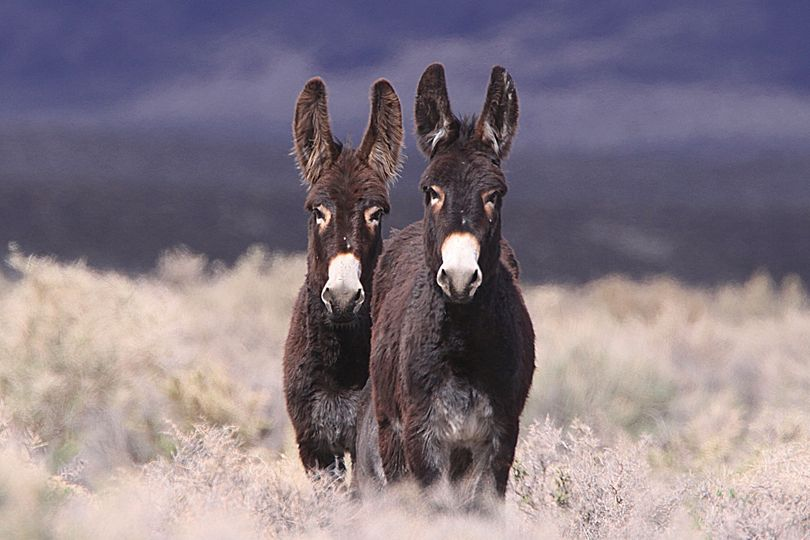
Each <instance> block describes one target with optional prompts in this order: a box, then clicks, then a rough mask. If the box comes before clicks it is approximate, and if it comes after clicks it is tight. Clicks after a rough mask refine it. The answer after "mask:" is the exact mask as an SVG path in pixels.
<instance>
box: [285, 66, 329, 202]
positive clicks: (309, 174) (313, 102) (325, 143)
mask: <svg viewBox="0 0 810 540" xmlns="http://www.w3.org/2000/svg"><path fill="white" fill-rule="evenodd" d="M292 130H293V144H294V145H295V146H294V151H295V159H296V161H297V162H298V168H299V169H300V171H301V177H302V178H303V179H304V182H306V183H307V184H309V185H310V186H312V185H313V184H314V183H315V182H317V181H318V178H320V176H321V174H322V173H323V170H324V169H325V168H326V167H327V166H329V164H330V163H332V162H333V161H334V160H335V159H337V157H338V155H340V145H339V144H338V143H337V142H335V140H334V139H333V138H332V129H331V128H330V127H329V111H328V109H327V106H326V84H324V82H323V81H322V80H321V79H320V77H315V78H313V79H310V80H309V81H308V82H307V84H306V85H305V86H304V89H303V90H301V93H300V94H299V95H298V101H297V102H296V104H295V117H294V118H293V128H292Z"/></svg>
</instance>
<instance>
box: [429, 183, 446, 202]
mask: <svg viewBox="0 0 810 540" xmlns="http://www.w3.org/2000/svg"><path fill="white" fill-rule="evenodd" d="M425 201H426V202H427V204H429V205H430V206H433V207H440V206H441V205H442V203H443V202H444V190H442V188H440V187H439V186H436V185H431V186H428V187H426V188H425Z"/></svg>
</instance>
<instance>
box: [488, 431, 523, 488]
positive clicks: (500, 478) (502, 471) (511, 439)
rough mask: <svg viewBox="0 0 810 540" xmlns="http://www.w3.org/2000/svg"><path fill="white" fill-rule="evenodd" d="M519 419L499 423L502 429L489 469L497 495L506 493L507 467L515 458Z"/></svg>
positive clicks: (510, 466)
mask: <svg viewBox="0 0 810 540" xmlns="http://www.w3.org/2000/svg"><path fill="white" fill-rule="evenodd" d="M519 423H520V422H519V419H518V418H517V417H515V418H514V419H510V420H507V421H504V422H502V423H501V425H502V426H504V428H503V430H502V431H501V433H500V434H499V436H498V438H497V442H496V444H495V448H494V449H493V450H494V456H493V459H492V465H491V471H492V478H493V480H494V482H495V492H496V493H497V494H498V496H499V497H501V498H503V497H504V496H505V495H506V484H507V483H508V482H509V469H511V468H512V461H513V460H514V459H515V446H517V440H518V431H519V430H520V428H519Z"/></svg>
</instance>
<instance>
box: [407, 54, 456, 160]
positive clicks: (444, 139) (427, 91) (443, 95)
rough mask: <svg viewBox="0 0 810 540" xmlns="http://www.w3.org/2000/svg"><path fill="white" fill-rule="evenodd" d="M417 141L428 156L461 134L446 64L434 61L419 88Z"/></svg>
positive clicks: (422, 78) (417, 90) (416, 110)
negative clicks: (453, 107)
mask: <svg viewBox="0 0 810 540" xmlns="http://www.w3.org/2000/svg"><path fill="white" fill-rule="evenodd" d="M415 117H416V140H417V142H418V143H419V149H420V150H422V153H424V154H425V155H426V156H428V157H430V156H432V155H433V153H434V151H435V150H436V148H438V147H439V146H440V145H442V144H446V143H449V142H452V141H454V140H455V139H456V137H457V136H458V120H457V119H456V117H455V116H453V112H452V111H451V110H450V98H448V97H447V83H446V82H445V80H444V66H442V65H441V64H431V65H430V66H428V68H427V69H426V70H425V72H424V73H422V77H421V78H420V79H419V85H418V86H417V87H416V106H415Z"/></svg>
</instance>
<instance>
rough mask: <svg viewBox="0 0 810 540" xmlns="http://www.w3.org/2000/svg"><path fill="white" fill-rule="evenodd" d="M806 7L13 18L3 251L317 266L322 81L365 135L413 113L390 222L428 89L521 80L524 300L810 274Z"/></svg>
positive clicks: (407, 177)
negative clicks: (386, 106)
mask: <svg viewBox="0 0 810 540" xmlns="http://www.w3.org/2000/svg"><path fill="white" fill-rule="evenodd" d="M808 27H810V7H808V6H807V5H806V4H805V3H803V2H798V1H797V2H778V3H775V2H770V3H767V2H740V1H727V2H726V1H719V2H712V3H710V4H709V5H707V3H703V2H679V3H678V5H677V6H673V5H672V4H671V3H666V2H656V1H646V0H645V1H641V0H628V1H622V2H610V3H596V2H581V1H571V2H544V3H542V4H540V5H538V3H536V2H528V1H526V2H522V1H515V2H510V1H501V2H494V3H492V2H489V3H487V2H480V3H462V2H441V3H437V2H425V1H412V2H408V3H404V4H401V5H394V6H390V5H385V6H383V5H382V4H381V3H379V2H371V1H367V2H366V1H360V2H349V3H337V2H300V1H299V2H272V3H271V2H245V1H232V2H227V3H223V2H201V1H196V2H195V1H190V2H183V3H180V2H162V1H143V2H138V3H130V4H129V5H123V4H121V3H114V4H111V3H108V2H100V1H99V2H92V1H86V2H71V3H70V4H69V5H68V4H67V3H63V2H47V1H45V2H37V1H28V0H5V1H4V2H2V4H0V246H3V249H5V246H6V245H7V244H8V242H10V241H14V242H17V243H18V244H19V246H20V249H21V250H22V251H23V252H25V253H41V254H56V255H57V256H59V257H60V258H62V259H65V260H72V259H75V258H77V257H85V258H86V259H87V260H88V261H89V262H90V264H92V265H94V266H100V267H105V268H114V269H118V270H125V271H143V270H146V269H150V268H152V267H154V264H155V261H156V260H157V257H158V255H159V254H160V253H161V252H162V251H163V250H165V249H166V248H169V247H172V246H175V245H177V244H185V245H187V246H189V247H190V248H191V249H192V250H194V251H197V252H202V253H205V254H208V255H209V256H211V257H213V258H218V259H223V260H225V261H229V262H230V261H233V260H234V259H235V258H236V257H238V256H239V255H240V254H241V253H243V252H244V251H245V249H246V248H247V247H248V246H249V245H251V244H254V243H261V244H265V245H267V246H268V247H269V248H271V249H274V250H277V249H281V250H284V251H299V250H302V249H304V248H305V242H306V237H305V219H306V218H305V215H304V213H303V210H302V203H303V197H304V190H303V188H302V187H301V186H300V184H299V182H298V179H297V175H296V171H295V168H294V165H293V160H292V158H291V157H289V156H288V152H289V148H290V146H291V142H290V135H289V122H290V119H291V117H292V110H293V105H294V101H295V97H296V95H297V92H298V91H299V90H300V88H301V87H302V86H303V84H304V83H305V82H306V80H307V79H308V78H309V77H311V76H314V75H320V76H322V77H323V78H324V79H325V80H326V82H327V84H328V87H329V92H330V94H329V98H330V112H331V115H332V121H333V131H334V132H335V134H336V135H338V136H340V137H341V138H344V139H345V138H348V139H351V140H354V141H355V142H357V141H359V139H360V138H361V136H362V130H363V128H364V126H365V123H366V120H367V114H368V100H367V94H368V88H369V86H370V84H371V83H372V81H373V80H374V79H376V78H377V77H381V76H382V77H387V78H389V79H390V80H391V81H392V83H393V84H394V86H395V87H396V89H397V91H398V92H399V94H400V97H401V98H402V101H403V108H404V113H405V117H406V131H407V132H408V134H409V135H408V139H407V142H406V144H407V150H406V152H407V154H408V156H409V159H408V161H407V164H406V167H405V170H404V174H403V176H402V179H401V180H400V182H399V183H398V184H397V186H396V187H395V189H394V191H393V212H392V214H391V216H389V218H388V219H387V224H388V225H389V226H402V225H404V224H406V223H408V222H410V221H412V220H414V219H417V218H419V217H420V216H421V208H420V200H421V198H420V197H419V196H418V194H417V192H416V187H415V185H416V179H417V178H418V175H419V173H420V171H421V169H422V167H423V166H424V160H423V158H422V157H421V156H420V155H419V153H418V150H417V149H416V145H415V143H414V141H413V138H412V136H411V132H412V131H413V122H412V119H411V117H412V107H413V97H414V89H415V86H416V82H417V80H418V77H419V75H420V73H421V71H422V70H423V69H424V68H425V67H426V66H427V65H428V64H429V63H431V62H433V61H441V62H443V63H444V64H445V65H446V68H447V75H448V84H449V89H450V96H451V101H452V104H453V108H454V110H455V111H456V112H457V113H473V112H478V111H479V110H480V107H481V105H482V103H483V98H484V92H485V87H486V82H487V80H488V74H489V69H490V68H491V66H492V65H493V64H495V63H499V64H502V65H504V66H506V67H507V68H508V69H509V70H510V72H511V73H512V74H513V76H514V78H515V80H516V83H517V87H518V92H519V96H520V103H521V118H520V132H519V135H518V137H517V139H516V142H515V145H514V151H513V155H512V158H511V159H510V160H509V161H508V162H507V164H506V167H507V170H508V178H509V181H510V189H511V191H510V195H509V197H508V198H507V200H506V203H505V204H506V207H505V208H506V210H505V221H506V225H505V228H506V235H507V237H508V238H510V239H511V240H512V241H513V243H514V244H515V245H516V248H517V250H518V254H519V256H520V259H521V262H522V264H523V267H524V275H525V276H527V278H528V279H529V280H533V281H541V280H554V281H571V282H579V281H584V280H587V279H591V278H594V277H598V276H601V275H604V274H606V273H610V272H623V273H627V274H630V275H632V276H642V275H648V274H657V273H670V274H673V275H675V276H676V277H679V278H681V279H684V280H686V281H689V282H695V283H720V282H724V281H727V280H744V279H746V278H747V277H749V276H750V275H751V273H752V272H754V271H755V270H757V269H765V270H767V271H769V272H770V273H771V274H772V275H774V277H776V278H780V277H781V276H783V275H785V274H787V273H798V274H800V275H801V276H802V277H803V278H804V280H805V281H807V280H808V278H810V235H808V234H807V231H808V230H810V178H809V177H810V157H808V156H810V153H808V149H809V148H810V61H808V58H810V45H809V43H810V41H808V39H807V28H808Z"/></svg>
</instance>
